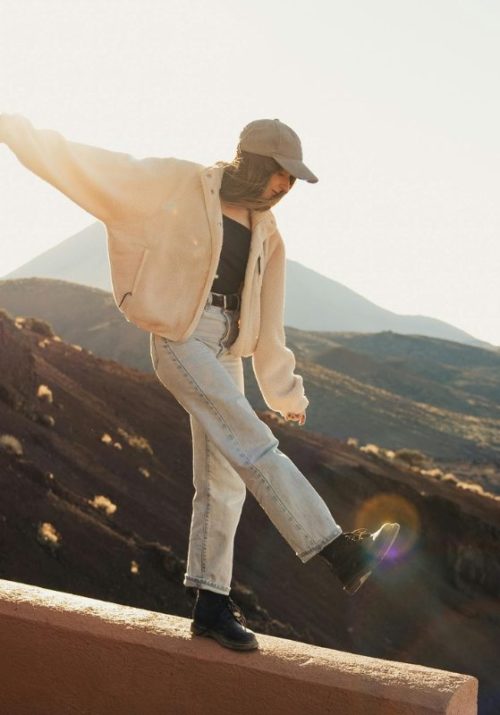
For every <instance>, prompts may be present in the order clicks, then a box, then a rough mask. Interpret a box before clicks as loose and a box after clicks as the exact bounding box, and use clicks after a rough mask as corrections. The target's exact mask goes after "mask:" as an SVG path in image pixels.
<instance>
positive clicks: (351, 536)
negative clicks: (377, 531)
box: [344, 529, 371, 542]
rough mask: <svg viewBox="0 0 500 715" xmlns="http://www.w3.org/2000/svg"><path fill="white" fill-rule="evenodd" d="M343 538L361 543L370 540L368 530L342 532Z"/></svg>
mask: <svg viewBox="0 0 500 715" xmlns="http://www.w3.org/2000/svg"><path fill="white" fill-rule="evenodd" d="M344 536H345V538H346V539H347V540H348V541H353V542H356V541H363V540H364V539H370V538H371V532H370V531H368V529H355V530H354V531H346V532H344Z"/></svg>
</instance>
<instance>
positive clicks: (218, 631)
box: [191, 588, 259, 650]
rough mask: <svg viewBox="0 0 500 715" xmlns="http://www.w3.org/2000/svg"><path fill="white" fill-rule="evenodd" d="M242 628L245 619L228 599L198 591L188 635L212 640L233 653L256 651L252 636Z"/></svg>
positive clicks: (244, 624) (252, 633)
mask: <svg viewBox="0 0 500 715" xmlns="http://www.w3.org/2000/svg"><path fill="white" fill-rule="evenodd" d="M245 626H246V620H245V616H244V615H243V613H242V612H241V610H240V609H239V607H238V606H237V605H236V603H235V602H234V601H233V600H232V599H231V598H230V597H229V596H224V595H223V594H221V593H215V592H214V591H208V590H206V589H201V588H200V589H198V592H197V595H196V602H195V604H194V609H193V621H192V623H191V633H193V634H194V635H197V636H207V637H209V638H215V640H216V641H218V642H219V643H220V644H221V645H223V646H225V647H226V648H233V649H234V650H253V649H254V648H258V645H259V644H258V642H257V639H256V638H255V633H254V632H253V631H251V630H249V629H248V628H246V627H245Z"/></svg>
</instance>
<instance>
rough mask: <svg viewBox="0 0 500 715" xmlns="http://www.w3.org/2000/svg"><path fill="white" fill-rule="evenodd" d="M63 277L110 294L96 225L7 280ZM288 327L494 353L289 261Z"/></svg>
mask: <svg viewBox="0 0 500 715" xmlns="http://www.w3.org/2000/svg"><path fill="white" fill-rule="evenodd" d="M29 277H39V278H59V279H62V280H66V281H70V282H72V283H80V284H82V285H87V286H90V287H94V288H102V289H103V290H106V291H111V278H110V272H109V261H108V256H107V249H106V233H105V228H104V225H103V224H102V223H99V222H96V223H93V224H91V225H90V226H88V227H87V228H85V229H84V230H83V231H80V232H79V233H77V234H75V235H74V236H71V237H70V238H68V239H66V240H65V241H62V242H61V243H60V244H58V245H57V246H54V247H53V248H51V249H49V250H48V251H45V252H44V253H42V254H41V255H39V256H37V257H36V258H34V259H33V260H31V261H29V262H28V263H26V264H25V265H24V266H21V267H20V268H17V269H16V270H15V271H12V272H11V273H9V274H7V275H6V276H4V278H7V279H13V278H29ZM285 324H286V325H289V326H291V327H295V328H299V329H300V330H321V331H355V332H369V333H373V332H380V331H383V330H392V331H393V332H397V333H402V334H412V335H428V336H431V337H437V338H443V339H446V340H455V341H458V342H462V343H467V344H470V345H478V346H483V347H488V348H491V347H492V346H491V345H490V344H489V343H485V342H483V341H480V340H477V339H476V338H474V337H473V336H471V335H469V334H468V333H466V332H464V331H463V330H460V329H458V328H455V327H454V326H452V325H449V324H448V323H445V322H443V321H441V320H437V319H435V318H427V317H425V316H419V315H398V314H397V313H393V312H391V311H389V310H385V309H384V308H380V307H379V306H378V305H375V303H372V302H371V301H369V300H367V299H366V298H363V296H361V295H359V294H358V293H356V292H354V291H353V290H350V289H349V288H347V287H346V286H344V285H342V284H341V283H338V282H337V281H335V280H332V279H331V278H326V277H325V276H322V275H321V274H319V273H317V272H316V271H313V270H311V269H309V268H305V267H304V266H302V265H301V264H300V263H297V262H296V261H291V260H288V261H287V279H286V297H285Z"/></svg>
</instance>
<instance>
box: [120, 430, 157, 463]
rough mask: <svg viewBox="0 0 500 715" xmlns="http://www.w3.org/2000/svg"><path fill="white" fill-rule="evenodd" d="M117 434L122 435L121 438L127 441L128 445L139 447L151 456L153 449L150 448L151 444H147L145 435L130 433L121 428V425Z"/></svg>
mask: <svg viewBox="0 0 500 715" xmlns="http://www.w3.org/2000/svg"><path fill="white" fill-rule="evenodd" d="M117 431H118V434H119V435H120V436H121V437H123V439H124V440H125V441H126V442H127V444H128V445H130V447H134V449H139V450H141V451H142V452H147V453H148V454H150V455H151V456H153V450H152V449H151V445H150V444H149V442H148V440H147V439H146V438H145V437H139V436H138V435H134V434H130V433H129V432H127V431H126V430H124V429H123V427H118V430H117Z"/></svg>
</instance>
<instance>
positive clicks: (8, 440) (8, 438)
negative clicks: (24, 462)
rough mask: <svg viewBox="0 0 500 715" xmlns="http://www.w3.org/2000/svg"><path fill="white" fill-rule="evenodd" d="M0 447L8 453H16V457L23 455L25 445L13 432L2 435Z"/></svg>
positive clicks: (0, 436)
mask: <svg viewBox="0 0 500 715" xmlns="http://www.w3.org/2000/svg"><path fill="white" fill-rule="evenodd" d="M0 449H2V450H3V451H4V452H7V453H8V454H15V456H16V457H22V456H23V445H22V444H21V442H20V441H19V440H18V439H17V437H14V436H13V435H11V434H2V435H0Z"/></svg>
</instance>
